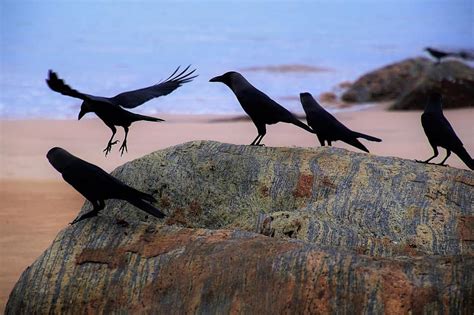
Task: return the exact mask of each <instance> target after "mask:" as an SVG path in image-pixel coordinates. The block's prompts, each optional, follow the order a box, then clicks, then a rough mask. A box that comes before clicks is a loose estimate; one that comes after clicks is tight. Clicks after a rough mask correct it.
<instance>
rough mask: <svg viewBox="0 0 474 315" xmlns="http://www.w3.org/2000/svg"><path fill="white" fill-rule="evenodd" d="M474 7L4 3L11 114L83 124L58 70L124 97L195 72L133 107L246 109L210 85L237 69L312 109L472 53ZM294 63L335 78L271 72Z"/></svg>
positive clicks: (4, 89) (4, 109)
mask: <svg viewBox="0 0 474 315" xmlns="http://www.w3.org/2000/svg"><path fill="white" fill-rule="evenodd" d="M473 7H474V1H472V0H466V1H456V0H454V1H453V0H445V1H427V0H410V1H408V0H400V1H383V0H379V1H369V0H366V1H338V0H336V1H329V0H328V1H133V2H131V1H128V2H125V1H93V2H92V1H2V2H0V34H1V38H0V41H1V42H0V44H1V46H0V57H1V59H0V65H1V69H0V70H1V77H0V118H3V119H5V118H13V119H16V118H75V117H77V113H78V108H79V104H80V100H77V99H73V98H69V97H66V96H62V95H59V94H57V93H54V92H52V91H51V90H50V89H49V88H48V87H47V86H46V84H45V82H44V79H45V78H46V75H47V71H48V69H54V70H55V71H57V72H58V74H59V75H60V77H62V78H64V79H65V81H66V82H67V83H68V84H70V85H71V86H72V87H73V88H76V89H78V90H79V91H81V92H85V93H89V94H95V95H101V96H113V95H115V94H117V93H120V92H123V91H126V90H131V89H136V88H141V87H144V86H148V85H151V84H154V83H156V82H158V81H159V80H160V79H164V78H166V77H167V76H168V75H169V74H171V72H173V70H174V69H175V68H176V67H177V66H178V65H182V66H186V65H188V64H192V67H195V68H197V73H198V74H199V77H198V78H196V79H195V80H194V81H193V82H192V83H189V84H186V85H184V86H182V87H181V88H179V89H178V90H176V91H175V92H173V93H172V94H170V95H168V96H165V97H161V98H158V99H155V100H152V101H150V102H148V103H146V104H145V105H143V106H141V107H139V108H137V109H136V110H134V111H137V112H141V113H146V114H154V115H159V114H160V113H181V114H209V113H215V114H239V113H242V109H241V108H240V105H239V104H238V102H237V101H236V99H235V97H234V96H233V94H232V93H231V91H230V90H229V89H228V88H227V87H225V86H224V85H222V84H219V83H209V82H208V80H209V79H210V78H211V77H213V76H216V75H220V74H222V73H224V72H226V71H229V70H237V71H240V72H242V73H243V74H244V75H245V76H246V77H247V78H248V79H249V81H250V82H251V83H253V84H254V85H255V86H256V87H258V88H259V89H261V90H262V91H264V92H265V93H267V94H268V95H270V96H271V97H272V98H274V99H275V100H277V101H278V102H280V103H281V104H282V105H284V106H285V107H287V108H288V109H290V110H292V111H294V112H302V109H301V105H300V104H299V102H298V99H297V98H298V95H299V93H300V92H303V91H308V92H311V93H313V95H319V94H320V93H321V92H325V91H331V90H333V89H334V87H335V86H337V85H338V84H339V83H340V82H343V81H354V80H355V79H356V78H357V77H358V76H360V75H362V74H363V73H365V72H367V71H369V70H372V69H374V68H377V67H380V66H383V65H386V64H388V63H391V62H394V61H398V60H402V59H404V58H408V57H413V56H418V55H423V54H424V53H423V51H422V49H423V48H424V47H426V46H436V47H444V48H472V47H473V46H474V24H473V23H474V19H473V16H474V9H473ZM285 65H304V66H308V67H316V68H322V69H323V70H324V71H303V72H301V71H289V72H281V71H280V72H278V71H277V72H272V71H267V70H265V69H266V68H265V67H266V66H275V67H280V66H285ZM255 67H257V69H256V70H255ZM258 67H263V69H262V68H258ZM252 69H253V70H252Z"/></svg>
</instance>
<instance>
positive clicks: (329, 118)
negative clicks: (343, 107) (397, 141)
mask: <svg viewBox="0 0 474 315" xmlns="http://www.w3.org/2000/svg"><path fill="white" fill-rule="evenodd" d="M300 100H301V104H302V105H303V109H304V111H305V113H306V121H307V122H308V125H309V126H310V127H311V128H313V130H314V131H315V133H316V135H317V136H318V139H319V142H320V143H321V145H322V146H324V145H325V141H327V142H328V145H329V146H331V142H332V141H337V140H341V141H343V142H345V143H347V144H350V145H352V146H354V147H356V148H358V149H361V150H362V151H365V152H369V150H367V148H366V147H365V146H364V145H363V144H362V143H360V141H359V140H357V138H364V139H366V140H370V141H376V142H381V141H382V140H381V139H379V138H375V137H372V136H369V135H365V134H363V133H359V132H355V131H352V130H350V129H349V128H347V127H346V126H344V125H343V124H342V123H341V122H339V121H338V120H337V119H336V118H335V117H334V116H333V115H331V114H330V113H328V112H327V111H326V110H325V109H324V108H323V107H322V106H321V105H319V103H318V102H317V101H316V100H315V99H314V98H313V96H312V95H311V94H310V93H300Z"/></svg>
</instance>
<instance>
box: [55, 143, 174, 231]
mask: <svg viewBox="0 0 474 315" xmlns="http://www.w3.org/2000/svg"><path fill="white" fill-rule="evenodd" d="M46 157H47V158H48V160H49V163H51V165H52V166H53V167H54V168H55V169H56V170H57V171H58V172H60V173H61V174H62V176H63V178H64V180H65V181H66V182H67V183H68V184H70V185H71V186H72V187H74V188H75V189H76V190H77V191H78V192H79V193H81V195H83V196H84V197H85V198H86V199H87V200H89V201H90V202H91V203H92V205H93V207H94V208H93V209H92V210H91V211H90V212H87V213H85V214H83V215H82V216H80V217H78V218H76V219H75V220H74V221H73V222H72V223H71V224H74V223H77V222H79V221H82V220H84V219H87V218H91V217H94V216H96V215H98V213H99V211H100V210H102V209H104V207H105V200H107V199H121V200H126V201H128V202H130V203H131V204H132V205H134V206H135V207H137V208H140V209H141V210H143V211H145V212H147V213H149V214H151V215H153V216H155V217H157V218H163V217H164V216H165V215H164V214H163V213H162V212H161V211H160V210H158V209H156V208H155V207H153V206H152V205H151V204H149V203H151V202H156V200H155V198H153V196H152V195H149V194H146V193H143V192H141V191H138V190H136V189H134V188H132V187H130V186H127V185H125V184H124V183H122V182H121V181H119V180H118V179H116V178H115V177H113V176H112V175H110V174H108V173H107V172H105V171H104V170H103V169H101V168H99V167H97V166H95V165H94V164H91V163H89V162H86V161H84V160H81V159H80V158H78V157H76V156H74V155H72V154H71V153H69V152H67V151H66V150H64V149H62V148H58V147H55V148H52V149H51V150H49V151H48V153H47V154H46Z"/></svg>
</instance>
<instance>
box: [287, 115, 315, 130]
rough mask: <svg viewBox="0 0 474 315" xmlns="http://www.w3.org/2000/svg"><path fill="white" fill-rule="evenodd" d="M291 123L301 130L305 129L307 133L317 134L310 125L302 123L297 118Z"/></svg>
mask: <svg viewBox="0 0 474 315" xmlns="http://www.w3.org/2000/svg"><path fill="white" fill-rule="evenodd" d="M291 123H292V124H293V125H296V126H298V127H300V128H303V129H304V130H306V131H309V132H311V133H315V132H314V130H313V129H311V128H310V127H309V126H308V125H306V124H305V123H302V122H301V121H299V120H298V119H297V118H295V119H293V120H292V121H291Z"/></svg>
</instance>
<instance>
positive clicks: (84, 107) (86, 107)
mask: <svg viewBox="0 0 474 315" xmlns="http://www.w3.org/2000/svg"><path fill="white" fill-rule="evenodd" d="M92 111H93V110H92V104H91V103H90V102H89V101H84V102H82V104H81V111H80V112H79V115H78V116H77V120H81V118H82V117H83V116H84V115H85V114H87V113H90V112H92Z"/></svg>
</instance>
